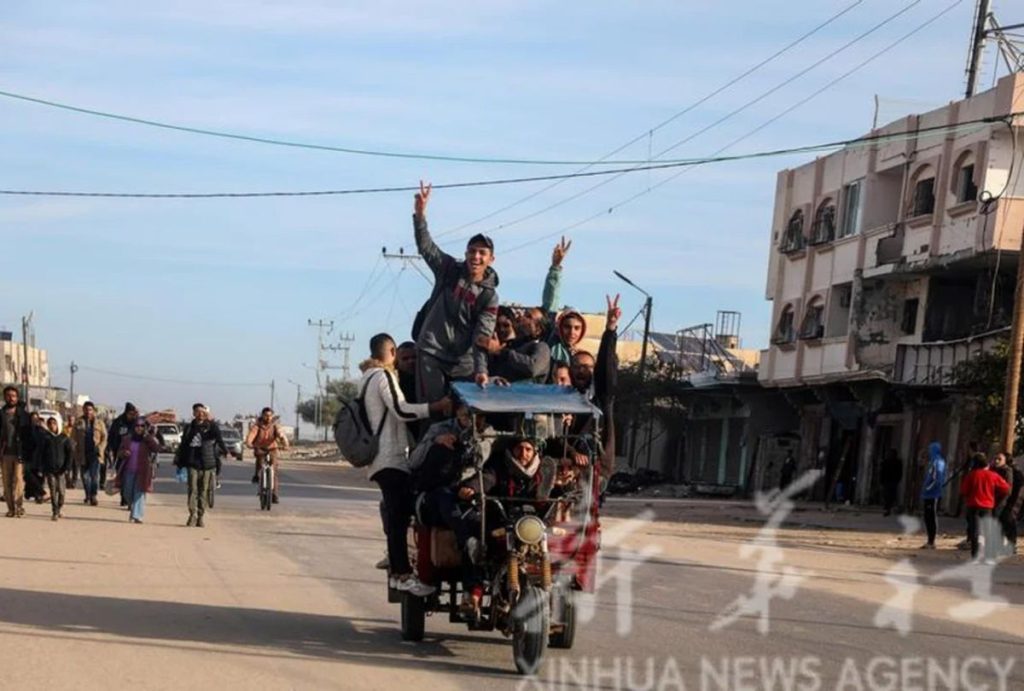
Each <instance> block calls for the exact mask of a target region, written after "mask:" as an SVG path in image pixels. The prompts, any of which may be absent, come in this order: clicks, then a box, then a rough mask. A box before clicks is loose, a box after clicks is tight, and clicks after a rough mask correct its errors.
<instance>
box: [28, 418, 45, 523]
mask: <svg viewBox="0 0 1024 691" xmlns="http://www.w3.org/2000/svg"><path fill="white" fill-rule="evenodd" d="M30 415H31V419H32V450H31V451H30V452H26V455H25V463H24V475H25V498H26V499H34V500H35V502H36V503H37V504H42V503H43V502H44V501H46V499H47V498H48V496H47V494H46V480H45V479H44V478H43V469H42V467H40V465H39V453H38V451H39V445H40V444H41V443H42V442H43V436H44V435H45V434H47V430H46V421H45V420H43V418H41V417H40V416H39V413H31V414H30Z"/></svg>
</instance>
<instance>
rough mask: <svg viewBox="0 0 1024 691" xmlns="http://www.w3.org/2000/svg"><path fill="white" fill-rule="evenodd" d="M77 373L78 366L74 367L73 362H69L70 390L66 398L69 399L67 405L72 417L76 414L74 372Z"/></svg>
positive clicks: (76, 402)
mask: <svg viewBox="0 0 1024 691" xmlns="http://www.w3.org/2000/svg"><path fill="white" fill-rule="evenodd" d="M77 371H78V365H76V364H75V361H74V360H72V361H71V389H70V391H69V392H68V398H70V399H71V400H70V401H69V403H70V404H71V414H72V415H74V414H75V413H76V412H78V401H77V400H75V372H77Z"/></svg>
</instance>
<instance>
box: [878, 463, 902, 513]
mask: <svg viewBox="0 0 1024 691" xmlns="http://www.w3.org/2000/svg"><path fill="white" fill-rule="evenodd" d="M879 480H881V482H882V508H883V509H884V515H886V516H888V515H889V514H891V513H892V510H893V509H894V508H896V502H897V497H899V495H900V483H901V482H903V461H901V460H900V456H899V454H897V453H896V449H886V451H885V456H883V458H882V467H881V468H880V472H879Z"/></svg>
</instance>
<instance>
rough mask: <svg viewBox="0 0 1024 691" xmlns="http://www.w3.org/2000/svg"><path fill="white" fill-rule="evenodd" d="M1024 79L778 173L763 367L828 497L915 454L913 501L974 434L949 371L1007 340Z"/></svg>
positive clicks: (1021, 214) (859, 497) (1023, 205)
mask: <svg viewBox="0 0 1024 691" xmlns="http://www.w3.org/2000/svg"><path fill="white" fill-rule="evenodd" d="M1022 111H1024V74H1014V75H1010V76H1008V77H1005V78H1003V79H1001V80H1000V81H999V82H998V84H997V86H996V88H994V89H992V90H990V91H987V92H984V93H980V94H978V95H976V96H974V97H972V98H970V99H967V100H963V101H959V102H955V103H951V104H950V105H948V106H946V107H943V108H939V109H937V110H933V111H931V112H927V113H923V114H920V115H912V116H908V117H905V118H901V119H900V120H897V121H895V122H892V123H889V124H887V125H885V126H883V127H880V128H878V129H876V130H874V131H872V132H871V133H870V134H869V135H868V136H867V137H866V138H865V139H864V140H863V141H860V142H857V143H856V144H853V145H850V146H847V147H846V148H844V149H842V150H840V151H837V152H835V153H832V154H830V155H827V156H823V157H821V158H819V159H817V160H815V161H813V162H810V163H807V164H805V165H802V166H800V167H797V168H793V169H788V170H783V171H781V172H780V173H779V174H778V179H777V187H776V197H775V210H774V216H773V225H772V237H771V251H770V260H769V268H768V276H767V287H766V297H767V299H768V300H770V301H772V313H773V317H772V324H773V330H772V333H771V339H770V342H771V345H770V347H769V348H768V349H766V350H765V351H764V352H763V353H762V357H761V364H760V369H759V373H758V378H759V381H760V383H761V384H762V385H763V386H765V387H770V388H775V389H777V390H779V391H780V392H782V393H783V394H784V395H785V396H786V398H787V399H788V400H789V401H790V402H791V403H792V405H793V406H794V407H795V408H796V410H797V411H798V414H799V418H800V422H799V430H798V434H799V439H800V445H799V464H800V468H801V469H807V468H812V467H818V468H823V469H825V471H826V478H827V479H826V482H825V483H821V484H820V486H819V488H818V494H819V498H822V497H824V496H825V494H826V493H828V495H829V496H830V497H832V498H838V499H840V500H850V501H853V502H856V503H869V502H870V503H874V502H877V501H878V498H879V493H880V488H879V482H878V470H877V469H878V465H879V462H880V460H881V458H882V456H883V454H885V453H886V451H887V450H889V449H893V450H895V451H896V452H897V454H898V455H899V457H900V458H901V459H903V461H904V482H903V504H904V505H905V506H913V504H914V501H915V499H916V496H917V493H918V489H919V482H920V480H919V477H920V466H919V460H918V459H919V457H920V454H921V452H922V450H923V449H924V448H925V447H926V446H927V444H928V443H929V442H931V441H939V442H941V443H942V444H943V447H944V448H945V449H947V450H948V456H949V458H950V461H951V465H952V466H953V467H956V465H957V464H958V462H959V461H960V460H962V458H963V457H964V454H965V452H966V449H967V448H968V445H969V444H970V443H971V442H972V438H971V432H970V419H969V418H970V415H969V414H968V412H967V411H968V408H967V406H965V405H963V400H962V398H961V397H959V396H958V395H957V394H956V392H955V391H952V390H951V388H950V385H951V384H952V372H953V368H954V367H955V366H956V365H957V364H958V363H960V362H963V361H964V360H965V359H967V358H971V357H973V356H974V355H976V354H977V353H978V352H981V351H983V350H985V349H989V348H992V347H994V345H995V344H996V343H997V342H998V341H999V339H1001V338H1004V337H1005V335H1006V331H1007V329H1008V326H1009V323H1010V316H1011V312H1012V307H1013V290H1014V279H1015V275H1016V271H1017V263H1018V254H1019V248H1020V246H1021V232H1022V227H1024V176H1022V174H1021V168H1022V153H1024V136H1022V135H1024V131H1022V129H1024V120H1022V119H1021V117H1019V116H1017V117H1008V116H1009V115H1010V114H1014V113H1019V112H1022Z"/></svg>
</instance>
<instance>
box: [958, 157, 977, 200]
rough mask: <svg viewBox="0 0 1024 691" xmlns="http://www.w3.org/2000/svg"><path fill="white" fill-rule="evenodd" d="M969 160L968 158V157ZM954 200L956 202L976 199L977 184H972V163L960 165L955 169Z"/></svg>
mask: <svg viewBox="0 0 1024 691" xmlns="http://www.w3.org/2000/svg"><path fill="white" fill-rule="evenodd" d="M968 160H970V159H968ZM955 191H956V201H957V203H958V204H963V203H965V202H973V201H976V200H977V199H978V186H977V185H976V184H974V163H973V162H972V163H967V164H966V165H961V166H960V167H959V168H958V169H957V171H956V190H955Z"/></svg>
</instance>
